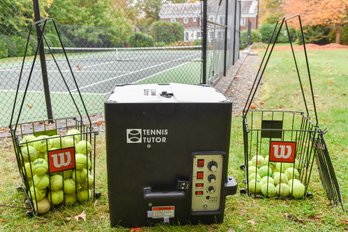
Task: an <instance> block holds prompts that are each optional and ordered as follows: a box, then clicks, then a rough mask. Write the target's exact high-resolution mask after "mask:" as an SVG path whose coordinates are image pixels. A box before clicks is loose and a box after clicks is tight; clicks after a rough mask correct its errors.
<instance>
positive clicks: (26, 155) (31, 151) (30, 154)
mask: <svg viewBox="0 0 348 232" xmlns="http://www.w3.org/2000/svg"><path fill="white" fill-rule="evenodd" d="M21 151H22V157H23V160H24V162H33V161H34V160H36V159H37V156H38V154H37V150H36V149H35V147H33V146H23V147H22V149H21Z"/></svg>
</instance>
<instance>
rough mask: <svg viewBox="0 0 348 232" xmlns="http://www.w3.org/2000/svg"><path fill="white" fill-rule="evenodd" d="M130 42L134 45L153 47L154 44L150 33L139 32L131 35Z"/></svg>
mask: <svg viewBox="0 0 348 232" xmlns="http://www.w3.org/2000/svg"><path fill="white" fill-rule="evenodd" d="M129 44H130V45H131V46H132V47H152V46H153V45H154V40H153V38H152V36H150V35H147V34H145V33H141V32H137V33H135V34H134V35H132V36H131V37H129Z"/></svg>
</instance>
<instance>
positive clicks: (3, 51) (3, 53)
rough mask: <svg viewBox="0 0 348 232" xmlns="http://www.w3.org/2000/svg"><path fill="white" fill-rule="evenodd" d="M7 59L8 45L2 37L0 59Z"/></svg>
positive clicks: (0, 40)
mask: <svg viewBox="0 0 348 232" xmlns="http://www.w3.org/2000/svg"><path fill="white" fill-rule="evenodd" d="M6 57H8V49H7V44H6V43H5V41H4V40H3V39H2V37H1V36H0V59H1V58H6Z"/></svg>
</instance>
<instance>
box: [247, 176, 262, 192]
mask: <svg viewBox="0 0 348 232" xmlns="http://www.w3.org/2000/svg"><path fill="white" fill-rule="evenodd" d="M248 187H249V191H250V192H251V193H254V194H256V193H260V192H261V187H262V184H261V182H260V181H259V180H255V179H253V180H251V181H249V185H248Z"/></svg>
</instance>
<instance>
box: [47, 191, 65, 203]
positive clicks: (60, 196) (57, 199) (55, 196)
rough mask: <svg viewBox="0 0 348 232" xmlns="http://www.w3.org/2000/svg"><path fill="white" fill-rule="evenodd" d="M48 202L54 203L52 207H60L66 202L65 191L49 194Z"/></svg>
mask: <svg viewBox="0 0 348 232" xmlns="http://www.w3.org/2000/svg"><path fill="white" fill-rule="evenodd" d="M48 200H49V201H50V202H51V203H52V205H59V204H60V203H62V202H63V200H64V192H63V190H58V191H51V192H49V193H48Z"/></svg>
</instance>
